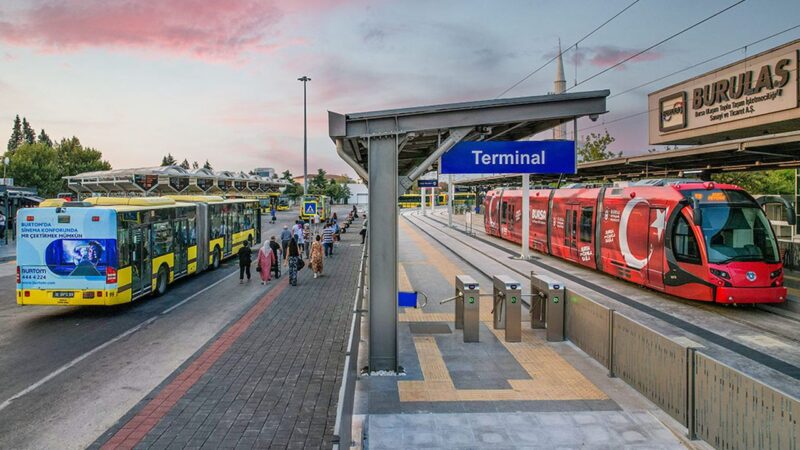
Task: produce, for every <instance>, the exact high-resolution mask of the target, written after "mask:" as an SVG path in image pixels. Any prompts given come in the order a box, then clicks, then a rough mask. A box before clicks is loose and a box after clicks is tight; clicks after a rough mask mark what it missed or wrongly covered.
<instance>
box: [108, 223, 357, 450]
mask: <svg viewBox="0 0 800 450" xmlns="http://www.w3.org/2000/svg"><path fill="white" fill-rule="evenodd" d="M360 226H361V224H360V222H355V223H354V224H353V227H354V228H351V230H356V231H357V230H359V229H360ZM361 250H362V246H361V245H360V237H359V236H358V234H357V233H355V232H351V233H345V234H342V240H341V242H340V243H338V244H337V245H336V248H335V251H334V256H333V257H332V258H327V259H325V261H324V276H323V277H321V278H319V279H314V278H313V274H312V272H311V270H310V268H308V265H306V268H304V269H303V270H301V271H300V272H299V274H298V286H296V287H294V286H289V284H288V281H289V277H288V269H287V268H284V273H283V276H282V277H281V278H279V279H273V280H272V281H271V282H270V283H269V284H268V286H267V287H264V294H263V296H262V297H261V299H260V300H259V301H258V302H256V303H255V304H254V306H252V307H251V308H250V309H249V310H247V311H246V312H245V313H244V314H243V315H242V316H241V317H240V318H238V319H236V320H234V321H233V322H232V323H231V324H229V325H228V326H227V327H225V328H224V329H223V330H222V332H221V333H220V334H219V335H217V336H216V337H215V338H213V339H211V341H210V342H209V343H208V344H207V345H206V346H205V347H204V348H202V349H200V350H199V351H198V352H197V353H196V354H195V355H194V356H193V357H192V358H190V359H189V360H188V361H187V362H186V363H185V364H183V366H182V367H180V368H179V369H178V370H176V371H175V372H174V373H173V374H172V376H170V377H168V378H167V379H166V380H165V381H164V382H163V383H162V384H161V386H159V387H158V388H156V389H155V390H154V391H152V392H151V393H150V394H149V395H147V396H146V397H145V398H144V399H143V400H142V401H141V402H140V403H139V404H138V405H137V406H136V407H134V408H133V409H132V410H131V411H130V412H129V413H128V414H127V415H126V416H125V417H123V418H122V419H121V420H120V421H119V422H118V423H117V424H116V425H115V426H114V427H112V428H111V429H109V430H108V431H107V432H106V433H104V434H103V435H102V436H101V437H100V438H99V439H98V440H97V441H96V442H95V443H94V444H93V445H92V447H93V448H100V447H102V448H134V447H135V448H153V449H160V448H210V449H215V448H331V445H332V442H331V440H332V437H333V426H334V422H335V415H336V406H337V402H338V393H339V387H340V384H341V375H342V370H343V363H344V357H345V349H346V340H347V331H348V325H349V323H350V318H351V308H352V302H353V298H354V295H355V289H356V278H357V273H358V267H359V259H360V256H361ZM253 268H255V264H254V266H253ZM253 275H254V277H256V278H254V279H253V281H251V282H250V283H251V284H253V283H258V281H257V277H258V274H257V273H256V272H255V271H254V272H253ZM229 294H230V295H232V296H233V295H236V292H230V293H229ZM219 301H220V302H224V301H226V299H225V298H223V297H221V298H219Z"/></svg>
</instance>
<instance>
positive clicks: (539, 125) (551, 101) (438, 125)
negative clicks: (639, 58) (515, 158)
mask: <svg viewBox="0 0 800 450" xmlns="http://www.w3.org/2000/svg"><path fill="white" fill-rule="evenodd" d="M608 95H609V91H608V90H599V91H588V92H575V93H566V94H549V95H539V96H531V97H518V98H503V99H495V100H483V101H473V102H462V103H450V104H442V105H431V106H419V107H412V108H402V109H390V110H383V111H372V112H361V113H352V114H338V113H335V112H329V113H328V114H329V134H330V137H331V139H333V140H334V142H336V143H337V151H338V152H339V155H340V156H341V157H342V158H343V159H344V160H345V161H347V162H348V163H349V164H350V165H351V166H352V167H353V168H354V169H355V170H356V172H357V173H358V174H359V175H360V176H361V177H362V178H364V179H366V171H367V170H368V165H369V164H368V148H369V146H368V142H369V140H370V139H374V138H379V137H385V136H387V135H391V136H397V138H398V142H397V149H398V154H397V169H398V174H399V175H401V176H403V175H408V174H410V173H412V172H414V171H415V169H417V168H418V167H420V164H422V163H424V162H425V160H426V158H428V157H429V156H430V155H431V154H432V153H434V152H435V151H436V150H437V148H440V146H441V145H442V144H445V143H447V142H448V139H449V140H450V144H451V145H449V146H448V148H449V147H452V145H455V144H456V143H457V142H458V141H462V140H463V141H477V140H504V141H515V140H520V139H524V138H526V137H529V136H532V135H534V134H537V133H539V132H542V131H545V130H548V129H551V128H553V127H556V126H558V125H560V124H563V123H566V122H569V121H571V120H574V119H576V118H579V117H587V116H588V117H592V118H595V119H596V118H597V117H598V116H599V115H600V114H603V113H605V112H606V97H607V96H608ZM437 159H438V158H437ZM436 164H437V160H436V159H434V160H433V161H431V164H430V165H425V169H426V170H427V169H431V168H436V167H437V165H436ZM355 166H358V167H355ZM414 178H416V177H414Z"/></svg>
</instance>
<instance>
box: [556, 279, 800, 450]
mask: <svg viewBox="0 0 800 450" xmlns="http://www.w3.org/2000/svg"><path fill="white" fill-rule="evenodd" d="M567 299H568V300H567V305H566V311H565V314H566V336H567V339H569V340H570V341H572V342H573V343H574V344H575V345H577V346H578V347H579V348H580V349H581V350H583V351H584V352H586V353H587V354H588V355H589V356H591V357H592V358H594V359H595V360H597V361H598V362H600V363H601V364H602V365H603V366H605V367H606V368H608V369H609V376H619V377H620V378H621V379H623V380H624V381H625V382H626V383H628V384H629V385H630V386H631V387H633V388H634V389H636V390H637V391H639V392H640V393H641V394H642V395H644V396H645V397H647V398H648V399H650V400H651V401H652V402H653V403H655V404H656V405H657V406H658V407H659V408H661V409H662V410H664V411H665V412H666V413H668V414H669V415H670V416H672V417H673V418H674V419H675V420H677V421H678V422H679V423H680V424H681V425H683V426H684V427H686V430H687V436H688V437H689V438H690V439H697V438H701V439H703V440H704V441H706V442H707V443H708V444H710V445H711V446H713V447H715V448H718V449H734V448H735V449H739V448H741V449H765V448H780V449H788V450H800V424H799V423H798V421H800V399H798V398H796V397H794V396H792V395H790V394H787V393H785V392H782V391H781V390H779V389H776V388H774V387H771V386H768V385H766V384H765V383H763V382H761V381H759V380H757V379H755V378H753V377H751V376H749V375H747V374H745V373H743V372H741V371H739V370H737V369H734V368H732V367H730V366H729V365H727V364H725V363H723V362H721V361H719V360H717V359H715V358H713V357H712V356H710V355H708V354H705V353H702V347H700V346H695V345H691V344H692V343H691V342H688V343H687V342H686V339H685V338H670V337H668V336H665V335H663V334H661V333H659V332H657V331H655V330H653V329H652V328H650V327H648V326H646V325H644V324H642V323H640V322H638V321H636V320H635V319H632V318H630V317H627V316H624V315H622V314H620V313H618V312H616V311H614V310H613V309H610V308H607V307H605V306H603V305H601V304H600V303H599V302H596V301H594V300H591V299H589V298H586V297H584V296H580V295H577V294H575V293H573V292H568V294H567Z"/></svg>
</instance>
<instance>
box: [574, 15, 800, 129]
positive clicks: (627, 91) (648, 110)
mask: <svg viewBox="0 0 800 450" xmlns="http://www.w3.org/2000/svg"><path fill="white" fill-rule="evenodd" d="M798 28H800V24H798V25H794V26H792V27H789V28H786V29H784V30H782V31H778V32H777V33H773V34H771V35H769V36H766V37H763V38H761V39H758V40H755V41H753V42H749V43H747V44H744V45H741V46H739V47H737V48H735V49H733V50H729V51H727V52H724V53H721V54H719V55H717V56H713V57H711V58H708V59H705V60H703V61H701V62H699V63H695V64H692V65H690V66H687V67H685V68H683V69H680V70H676V71H674V72H671V73H669V74H667V75H664V76H661V77H658V78H656V79H653V80H651V81H648V82H646V83H642V84H640V85H638V86H635V87H632V88H630V89H626V90H624V91H622V92H619V93H617V94H614V95H611V96H609V99H610V98H614V97H619V96H621V95H624V94H627V93H630V92H632V91H634V90H636V89H639V88H642V87H644V86H647V85H650V84H653V83H656V82H658V81H661V80H664V79H666V78H669V77H671V76H674V75H677V74H679V73H683V72H685V71H687V70H690V69H694V68H696V67H698V66H701V65H703V64H707V63H709V62H711V61H715V60H717V59H719V58H722V57H724V56H728V55H730V54H732V53H735V52H737V51H740V50H743V49H747V48H749V47H752V46H753V45H757V44H760V43H762V42H764V41H767V40H769V39H772V38H774V37H777V36H780V35H781V34H784V33H788V32H790V31H793V30H796V29H798ZM798 69H800V68H795V69H792V70H791V71H794V72H798ZM657 109H658V108H653V109H646V110H644V111H639V112H637V113H634V114H630V115H627V116H624V117H620V118H617V119H613V120H610V121H608V122H603V123H599V124H595V125H591V126H588V127H584V128H581V129H579V130H578V132H581V131H584V130H590V129H594V128H599V127H603V126H605V125H608V124H612V123H615V122H621V121H623V120H628V119H632V118H634V117H638V116H641V115H643V114H647V113H649V112H651V111H655V110H657Z"/></svg>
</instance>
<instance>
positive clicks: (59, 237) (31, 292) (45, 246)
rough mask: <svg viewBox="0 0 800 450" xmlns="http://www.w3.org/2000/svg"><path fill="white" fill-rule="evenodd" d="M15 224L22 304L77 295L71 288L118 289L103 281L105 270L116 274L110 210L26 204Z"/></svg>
mask: <svg viewBox="0 0 800 450" xmlns="http://www.w3.org/2000/svg"><path fill="white" fill-rule="evenodd" d="M17 223H18V224H19V227H18V231H17V264H18V270H19V273H18V280H17V290H18V295H19V296H21V297H22V298H19V299H18V301H20V300H21V301H20V303H23V302H24V303H27V301H26V300H29V299H30V300H31V301H35V300H37V299H36V298H30V297H31V296H33V297H40V296H44V297H47V298H46V299H45V298H41V299H38V300H50V301H52V299H53V298H62V297H63V298H65V299H69V298H73V297H75V296H77V295H79V293H76V292H75V291H82V290H97V291H104V290H106V289H109V288H111V289H115V288H116V286H115V285H114V286H108V285H107V284H106V282H107V280H108V279H107V274H108V273H111V274H115V273H116V269H115V266H116V263H117V240H116V237H117V236H116V234H117V232H116V223H115V213H114V211H110V210H101V209H94V208H80V207H76V208H69V209H67V208H35V209H34V208H26V209H21V210H20V211H19V213H18V215H17ZM109 269H110V270H109ZM108 281H110V280H108ZM113 282H114V283H116V279H114V280H113ZM36 291H39V292H36ZM41 291H47V292H41Z"/></svg>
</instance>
